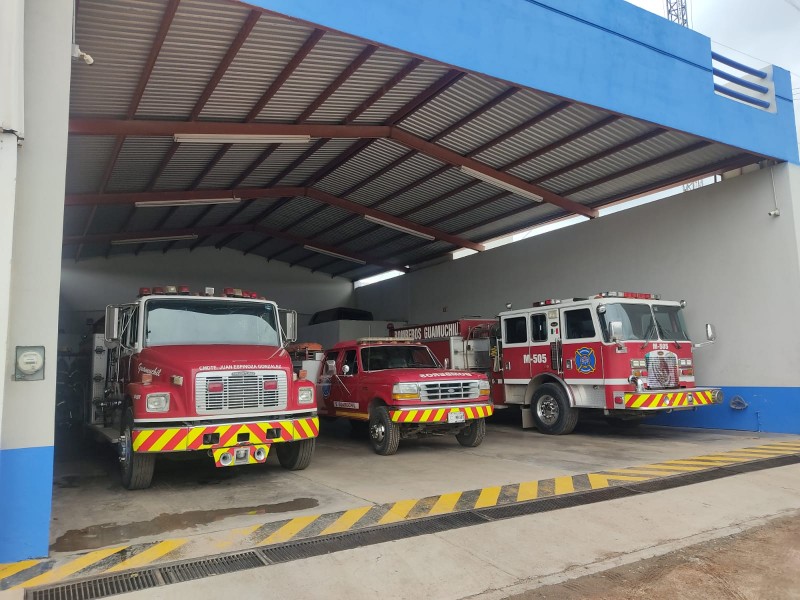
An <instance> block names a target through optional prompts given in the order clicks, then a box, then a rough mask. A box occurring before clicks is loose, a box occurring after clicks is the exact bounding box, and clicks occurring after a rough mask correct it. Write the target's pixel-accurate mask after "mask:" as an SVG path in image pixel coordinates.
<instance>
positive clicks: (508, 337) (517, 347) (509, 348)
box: [500, 314, 531, 385]
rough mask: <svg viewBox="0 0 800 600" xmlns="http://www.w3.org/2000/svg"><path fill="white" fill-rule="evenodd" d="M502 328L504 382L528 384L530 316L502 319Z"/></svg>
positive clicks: (529, 371) (522, 315)
mask: <svg viewBox="0 0 800 600" xmlns="http://www.w3.org/2000/svg"><path fill="white" fill-rule="evenodd" d="M500 327H501V330H502V334H503V356H502V365H501V366H502V368H503V381H504V382H505V384H507V385H509V384H515V383H524V384H527V383H528V382H529V381H530V379H531V365H530V357H529V354H528V353H529V351H530V342H529V340H530V336H529V332H528V315H527V314H520V315H509V316H505V317H501V319H500Z"/></svg>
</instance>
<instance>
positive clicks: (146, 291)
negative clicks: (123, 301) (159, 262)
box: [139, 287, 152, 298]
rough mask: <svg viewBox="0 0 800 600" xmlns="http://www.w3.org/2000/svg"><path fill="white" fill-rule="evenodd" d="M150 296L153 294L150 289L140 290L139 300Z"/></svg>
mask: <svg viewBox="0 0 800 600" xmlns="http://www.w3.org/2000/svg"><path fill="white" fill-rule="evenodd" d="M150 294H152V291H151V290H150V288H144V287H143V288H139V298H141V297H142V296H149V295H150Z"/></svg>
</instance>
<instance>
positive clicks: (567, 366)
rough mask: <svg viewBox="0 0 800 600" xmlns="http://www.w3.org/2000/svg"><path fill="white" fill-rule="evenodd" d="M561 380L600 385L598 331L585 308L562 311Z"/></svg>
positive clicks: (589, 310)
mask: <svg viewBox="0 0 800 600" xmlns="http://www.w3.org/2000/svg"><path fill="white" fill-rule="evenodd" d="M561 322H562V324H563V331H562V333H563V338H564V341H563V352H564V379H565V380H566V381H567V383H569V384H572V385H581V384H584V385H596V384H602V383H603V381H602V379H603V365H602V362H601V356H602V353H601V345H602V344H601V340H600V332H599V331H598V328H597V327H596V326H595V323H594V319H593V315H592V309H591V308H590V307H588V306H586V307H580V308H569V309H562V311H561Z"/></svg>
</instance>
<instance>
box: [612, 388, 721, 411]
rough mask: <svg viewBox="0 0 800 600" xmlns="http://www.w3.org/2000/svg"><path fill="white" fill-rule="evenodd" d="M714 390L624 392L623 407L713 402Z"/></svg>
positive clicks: (654, 407) (644, 408)
mask: <svg viewBox="0 0 800 600" xmlns="http://www.w3.org/2000/svg"><path fill="white" fill-rule="evenodd" d="M714 403H715V402H714V390H695V391H691V392H680V391H674V392H664V393H661V394H656V393H649V394H639V393H631V392H629V393H626V394H625V408H629V409H638V410H653V409H664V408H687V407H690V406H706V405H708V404H714Z"/></svg>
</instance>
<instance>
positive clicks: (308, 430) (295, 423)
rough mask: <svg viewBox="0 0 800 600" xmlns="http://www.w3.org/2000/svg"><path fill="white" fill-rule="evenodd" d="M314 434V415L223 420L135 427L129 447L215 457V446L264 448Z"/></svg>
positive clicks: (310, 436)
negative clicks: (199, 452) (207, 453)
mask: <svg viewBox="0 0 800 600" xmlns="http://www.w3.org/2000/svg"><path fill="white" fill-rule="evenodd" d="M318 435H319V419H317V417H308V418H301V419H278V420H275V421H253V422H248V423H227V424H225V425H214V424H208V425H199V426H193V427H162V428H159V427H157V428H149V427H135V428H134V430H133V451H134V452H188V451H193V450H211V451H212V453H214V457H215V459H216V458H217V454H220V455H221V454H222V452H219V453H217V452H216V450H219V449H222V448H233V447H235V446H257V447H262V448H264V447H265V449H266V450H267V451H268V450H269V446H270V445H271V444H276V443H281V442H294V441H297V440H304V439H309V438H315V437H317V436H318ZM255 450H256V448H252V451H253V453H255ZM265 460H266V457H265ZM256 462H263V461H256Z"/></svg>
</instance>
